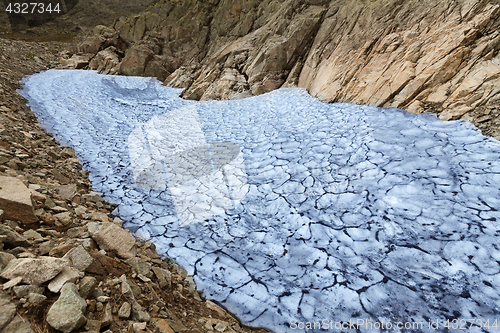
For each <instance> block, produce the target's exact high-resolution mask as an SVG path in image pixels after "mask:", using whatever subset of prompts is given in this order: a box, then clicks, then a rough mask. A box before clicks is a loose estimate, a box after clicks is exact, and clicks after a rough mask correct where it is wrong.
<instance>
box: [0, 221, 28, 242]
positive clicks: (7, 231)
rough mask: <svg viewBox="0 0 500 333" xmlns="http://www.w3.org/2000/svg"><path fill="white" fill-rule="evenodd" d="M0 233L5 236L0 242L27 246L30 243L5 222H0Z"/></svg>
mask: <svg viewBox="0 0 500 333" xmlns="http://www.w3.org/2000/svg"><path fill="white" fill-rule="evenodd" d="M0 235H4V236H7V237H6V238H4V239H3V240H2V242H3V243H4V244H6V245H8V246H10V247H16V246H23V247H28V246H29V245H30V243H29V242H28V240H27V239H26V238H25V237H24V236H22V235H20V234H19V233H18V232H17V231H15V230H14V229H12V228H11V227H9V226H7V225H5V224H0Z"/></svg>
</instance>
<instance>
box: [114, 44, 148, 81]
mask: <svg viewBox="0 0 500 333" xmlns="http://www.w3.org/2000/svg"><path fill="white" fill-rule="evenodd" d="M153 55H154V54H153V52H151V50H150V49H148V48H147V47H146V46H144V45H135V46H132V47H131V48H129V49H128V50H127V51H126V52H125V57H124V58H123V60H122V62H121V63H120V67H119V69H118V73H119V74H120V75H133V76H138V75H141V74H143V73H144V69H145V68H146V65H147V63H148V62H149V61H150V60H151V59H152V58H153Z"/></svg>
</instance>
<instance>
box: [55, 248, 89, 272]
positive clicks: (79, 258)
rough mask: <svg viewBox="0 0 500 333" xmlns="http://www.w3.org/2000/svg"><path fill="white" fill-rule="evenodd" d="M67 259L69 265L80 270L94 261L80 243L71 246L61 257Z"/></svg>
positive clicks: (83, 270)
mask: <svg viewBox="0 0 500 333" xmlns="http://www.w3.org/2000/svg"><path fill="white" fill-rule="evenodd" d="M62 259H66V260H68V261H69V264H70V266H71V267H73V268H76V269H77V270H79V271H81V272H85V270H86V269H87V268H88V267H89V266H90V265H91V264H92V263H93V262H94V258H92V256H91V255H90V254H89V253H88V252H87V251H86V250H85V248H84V247H83V246H82V245H79V246H77V247H75V248H72V249H71V250H69V251H68V252H66V254H65V255H64V256H63V257H62Z"/></svg>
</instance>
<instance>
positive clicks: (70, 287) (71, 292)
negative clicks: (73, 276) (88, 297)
mask: <svg viewBox="0 0 500 333" xmlns="http://www.w3.org/2000/svg"><path fill="white" fill-rule="evenodd" d="M86 308H87V302H85V300H84V299H83V298H81V297H80V295H79V294H78V290H77V288H76V285H75V284H73V283H71V282H68V283H66V284H65V285H64V286H63V287H62V289H61V295H60V296H59V298H58V299H57V301H56V302H55V303H54V304H53V305H52V306H51V307H50V309H49V312H48V313H47V322H48V323H49V325H50V326H52V327H53V328H55V329H57V330H60V331H63V332H64V333H70V332H71V331H73V330H75V329H78V328H80V327H82V326H83V325H85V323H86V322H87V319H86V318H85V315H84V311H85V309H86Z"/></svg>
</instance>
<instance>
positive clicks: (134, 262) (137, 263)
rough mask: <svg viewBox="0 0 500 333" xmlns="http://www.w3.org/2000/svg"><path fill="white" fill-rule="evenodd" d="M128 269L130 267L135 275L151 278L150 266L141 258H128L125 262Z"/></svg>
mask: <svg viewBox="0 0 500 333" xmlns="http://www.w3.org/2000/svg"><path fill="white" fill-rule="evenodd" d="M126 263H127V264H128V265H130V267H132V270H133V271H135V272H136V273H137V274H141V275H143V276H147V277H151V276H152V275H151V264H150V263H149V262H147V261H146V260H145V259H143V258H137V257H134V258H130V259H128V260H127V261H126Z"/></svg>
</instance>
